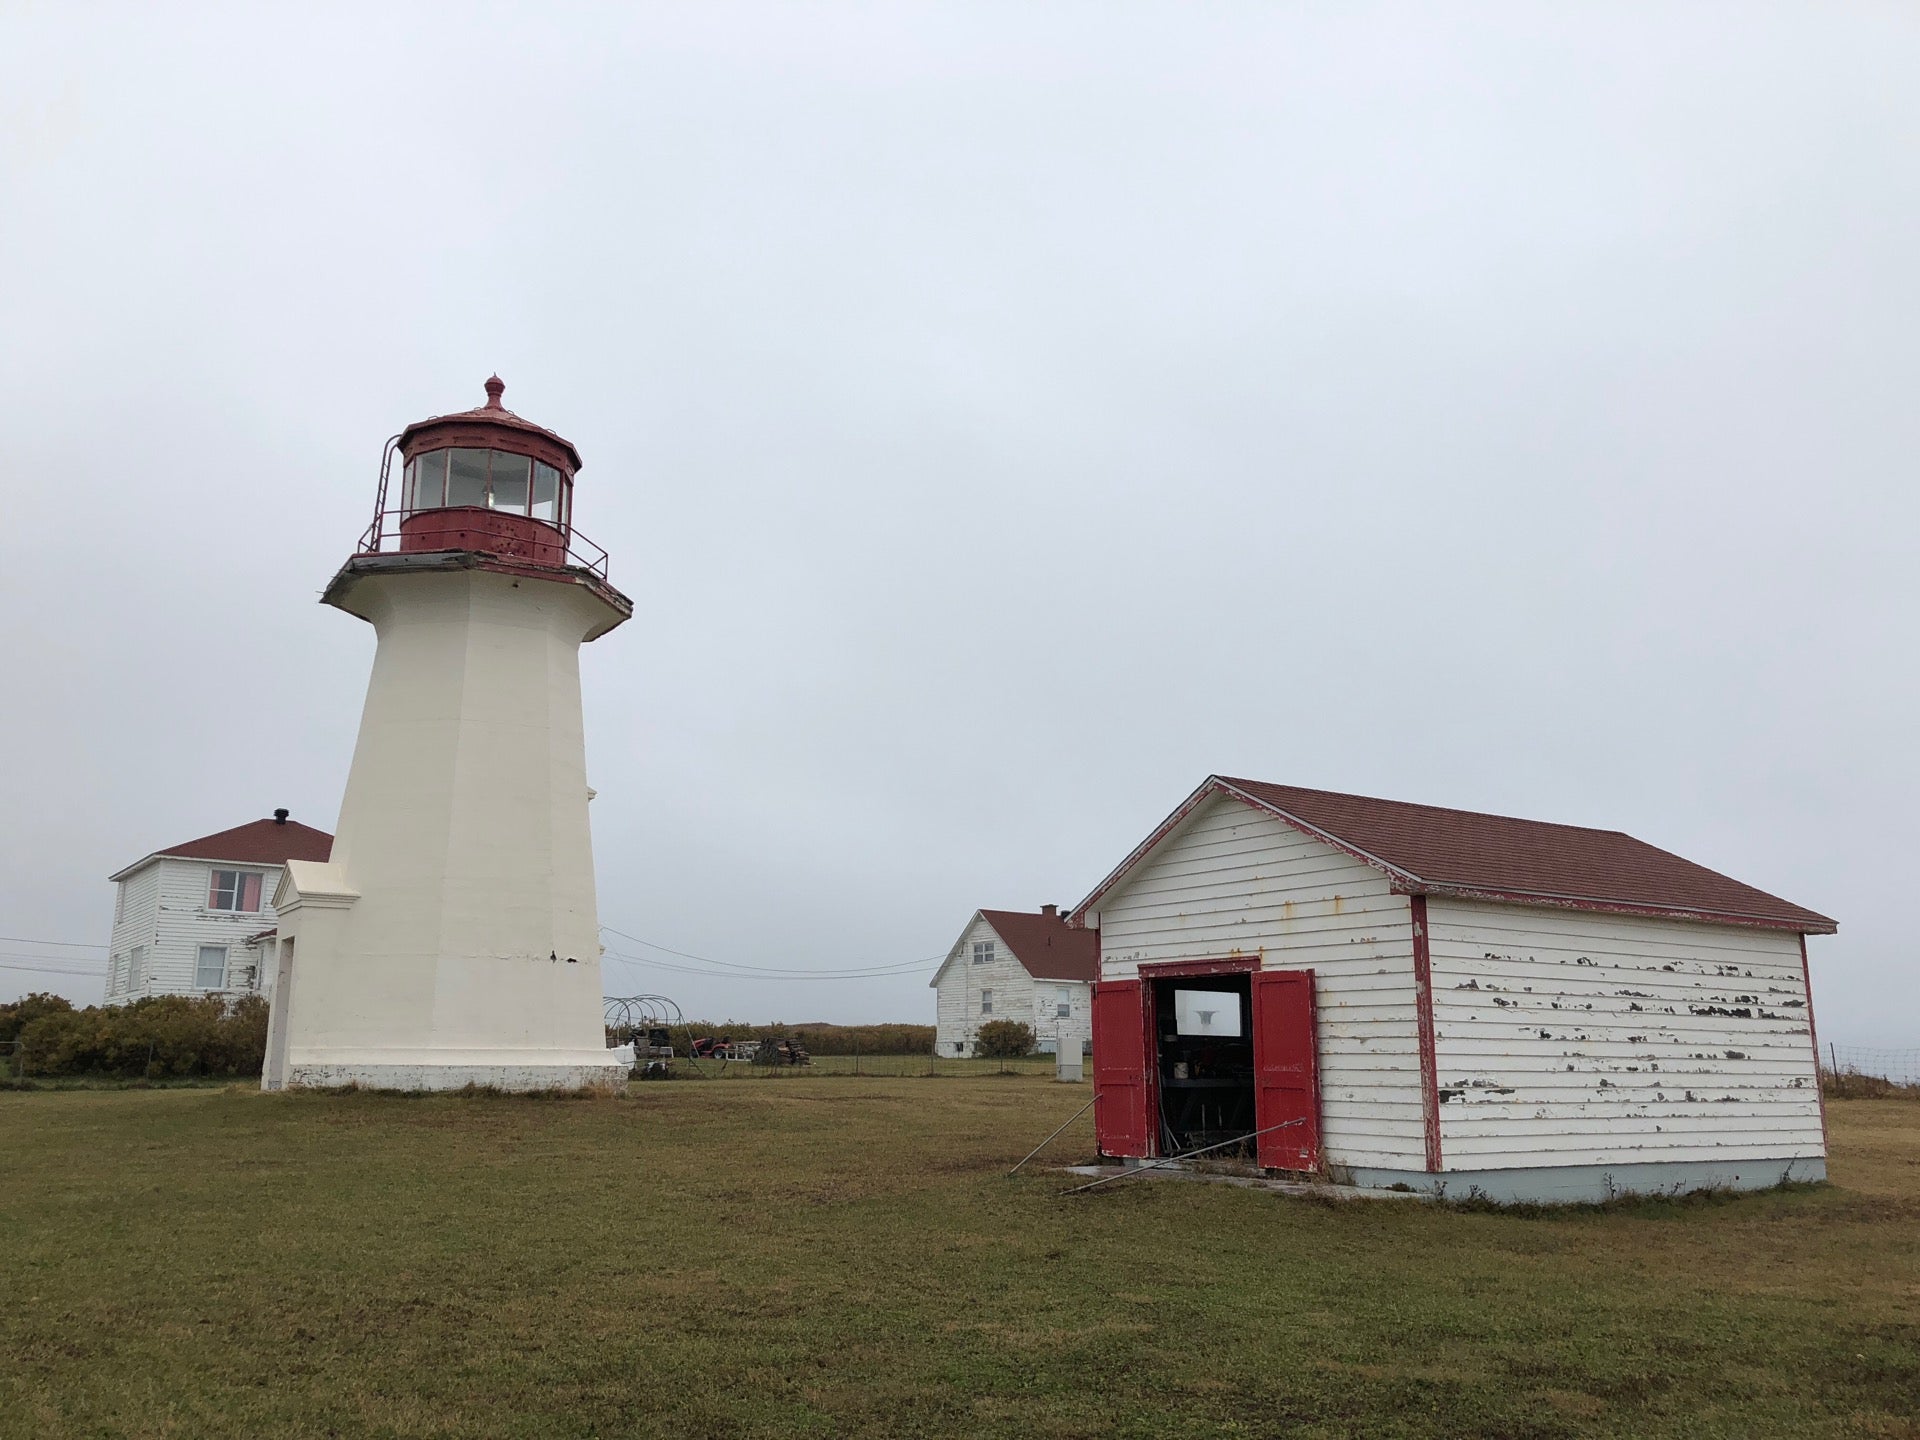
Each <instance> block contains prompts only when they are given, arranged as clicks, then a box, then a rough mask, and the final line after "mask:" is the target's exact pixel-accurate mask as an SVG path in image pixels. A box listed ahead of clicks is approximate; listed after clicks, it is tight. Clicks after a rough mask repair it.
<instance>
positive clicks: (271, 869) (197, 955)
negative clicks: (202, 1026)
mask: <svg viewBox="0 0 1920 1440" xmlns="http://www.w3.org/2000/svg"><path fill="white" fill-rule="evenodd" d="M332 850H333V837H332V836H331V835H329V834H327V833H326V832H325V831H324V830H315V829H314V828H313V827H312V826H310V825H302V824H300V823H299V822H298V821H296V820H291V819H289V818H288V817H287V812H286V811H285V810H276V811H274V812H273V818H272V819H271V820H254V821H251V822H249V823H248V824H245V825H236V826H235V827H234V828H233V829H231V830H222V831H220V832H219V833H218V834H214V835H202V836H201V837H200V838H199V839H198V840H188V841H186V842H185V843H184V844H180V845H169V846H168V847H167V848H166V849H164V850H156V851H154V852H153V853H152V854H150V855H147V856H144V857H143V858H141V859H139V860H136V861H134V863H133V864H131V865H129V866H127V868H126V869H124V870H121V871H119V872H117V873H116V874H114V875H111V876H109V877H108V878H109V879H111V880H112V881H113V882H114V885H115V889H114V897H113V942H112V944H111V945H110V946H109V947H108V949H109V957H110V958H109V962H108V969H107V1003H108V1004H110V1005H118V1004H122V1003H124V1002H126V1001H128V1000H138V999H141V998H143V997H145V996H148V995H206V994H223V993H224V994H243V995H244V994H252V993H256V992H260V991H262V990H263V989H265V988H266V987H267V986H269V985H270V984H271V983H272V976H271V974H270V973H269V967H268V966H267V965H266V964H265V963H264V961H265V957H266V955H267V953H268V948H267V942H268V941H269V940H270V939H271V936H272V933H273V929H274V912H273V890H274V886H276V885H277V884H279V882H280V876H281V873H282V872H283V871H284V869H285V868H286V863H287V861H289V860H316V861H324V860H325V859H326V858H327V856H328V855H329V854H330V853H331V852H332Z"/></svg>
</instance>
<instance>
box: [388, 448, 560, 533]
mask: <svg viewBox="0 0 1920 1440" xmlns="http://www.w3.org/2000/svg"><path fill="white" fill-rule="evenodd" d="M572 490H573V483H572V481H570V480H569V479H568V478H567V475H566V472H564V471H562V470H558V469H555V468H554V467H553V466H551V465H547V464H544V463H542V462H541V461H538V460H534V459H532V458H531V457H529V456H526V455H516V454H514V453H513V452H512V451H510V450H464V449H463V450H429V451H427V452H426V453H425V454H424V455H416V456H414V457H413V459H411V460H409V461H408V462H407V468H406V473H405V476H404V478H403V479H402V481H401V488H400V508H401V511H402V512H403V513H404V514H407V515H411V514H414V513H415V512H416V511H420V510H439V509H442V508H445V507H449V506H455V505H471V506H475V507H477V508H482V509H489V510H505V511H507V512H509V513H511V514H514V515H530V516H532V517H533V518H534V519H535V520H544V521H546V523H547V524H549V525H558V526H561V527H565V525H566V523H567V505H568V500H569V498H570V495H571V492H572Z"/></svg>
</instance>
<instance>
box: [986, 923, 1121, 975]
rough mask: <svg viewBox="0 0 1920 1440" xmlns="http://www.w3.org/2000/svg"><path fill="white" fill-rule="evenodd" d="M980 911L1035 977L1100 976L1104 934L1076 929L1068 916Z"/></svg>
mask: <svg viewBox="0 0 1920 1440" xmlns="http://www.w3.org/2000/svg"><path fill="white" fill-rule="evenodd" d="M980 915H981V918H982V919H984V920H985V921H986V922H987V923H988V924H989V925H991V926H993V932H994V934H996V935H998V936H999V937H1000V938H1001V939H1002V940H1004V941H1006V942H1007V948H1008V949H1009V950H1011V951H1013V958H1014V959H1016V960H1018V961H1019V962H1020V964H1021V966H1022V967H1023V968H1024V969H1025V970H1026V972H1027V973H1028V974H1029V975H1031V976H1033V978H1034V979H1036V980H1088V981H1092V980H1098V979H1099V978H1100V937H1099V936H1097V935H1095V934H1094V933H1093V932H1092V931H1091V930H1076V929H1074V928H1073V926H1071V925H1069V924H1067V921H1066V917H1065V916H1062V915H1048V914H1046V913H1044V912H1043V913H1041V914H1038V915H1034V914H1030V913H1029V912H1027V911H1025V910H982V911H981V912H980Z"/></svg>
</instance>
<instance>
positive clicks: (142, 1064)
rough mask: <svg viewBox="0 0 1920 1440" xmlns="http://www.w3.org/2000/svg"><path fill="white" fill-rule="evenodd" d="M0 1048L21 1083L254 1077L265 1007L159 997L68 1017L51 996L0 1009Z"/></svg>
mask: <svg viewBox="0 0 1920 1440" xmlns="http://www.w3.org/2000/svg"><path fill="white" fill-rule="evenodd" d="M0 1040H18V1041H19V1042H20V1044H19V1049H18V1052H17V1053H16V1055H15V1057H14V1073H15V1074H16V1075H22V1076H35V1075H39V1076H47V1075H111V1076H118V1077H122V1078H134V1077H144V1078H146V1079H149V1080H157V1079H161V1078H163V1077H168V1076H203V1075H204V1076H246V1075H258V1074H259V1073H260V1065H261V1062H262V1060H263V1059H264V1058H265V1056H266V1053H267V1002H266V1001H265V1000H263V999H261V998H260V997H259V996H257V995H249V996H245V997H243V998H240V999H237V1000H229V999H226V998H223V997H221V996H218V995H159V996H155V997H154V998H152V999H150V1000H135V1001H133V1002H131V1003H130V1004H126V1005H112V1006H107V1005H92V1006H88V1007H87V1008H86V1009H84V1010H76V1009H74V1008H73V1006H72V1005H70V1004H68V1003H67V1002H66V1001H65V1000H63V999H61V998H60V997H59V996H57V995H29V996H28V997H27V998H26V999H24V1000H21V1001H18V1002H16V1003H14V1004H12V1005H0Z"/></svg>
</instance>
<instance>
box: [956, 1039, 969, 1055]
mask: <svg viewBox="0 0 1920 1440" xmlns="http://www.w3.org/2000/svg"><path fill="white" fill-rule="evenodd" d="M953 1053H954V1054H956V1055H964V1054H966V1053H967V1042H966V1041H964V1040H956V1041H954V1042H953Z"/></svg>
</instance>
